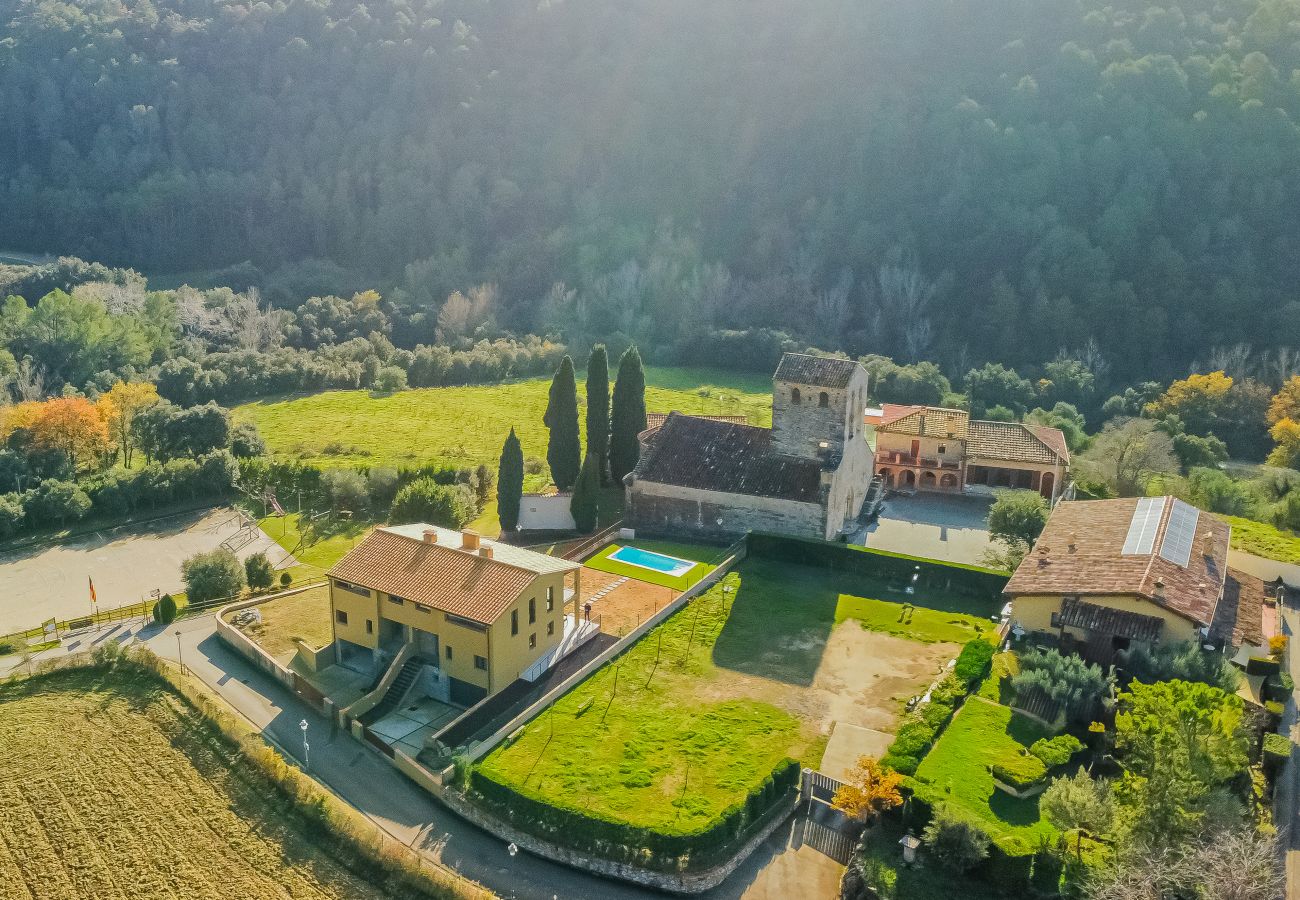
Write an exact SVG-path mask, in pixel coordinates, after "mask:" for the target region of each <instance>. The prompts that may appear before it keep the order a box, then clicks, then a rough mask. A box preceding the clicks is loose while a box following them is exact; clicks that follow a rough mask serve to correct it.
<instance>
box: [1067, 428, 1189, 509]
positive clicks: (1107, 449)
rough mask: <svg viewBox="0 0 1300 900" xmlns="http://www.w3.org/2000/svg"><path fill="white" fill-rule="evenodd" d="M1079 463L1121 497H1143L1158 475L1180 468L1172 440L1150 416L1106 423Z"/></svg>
mask: <svg viewBox="0 0 1300 900" xmlns="http://www.w3.org/2000/svg"><path fill="white" fill-rule="evenodd" d="M1079 463H1080V468H1082V469H1083V470H1084V471H1085V472H1087V473H1088V474H1089V475H1091V476H1092V477H1093V478H1096V479H1098V480H1100V481H1102V482H1104V483H1105V484H1106V486H1107V487H1109V488H1110V489H1111V490H1112V491H1114V492H1115V493H1116V494H1117V495H1118V496H1120V497H1135V496H1140V495H1141V494H1143V493H1144V492H1145V489H1146V485H1147V482H1148V481H1150V480H1151V479H1152V478H1154V477H1155V476H1157V475H1172V474H1174V473H1176V472H1177V471H1178V458H1177V457H1176V456H1175V455H1174V444H1173V441H1172V440H1170V438H1169V435H1167V434H1165V433H1164V432H1163V431H1160V430H1159V429H1157V428H1156V425H1155V423H1154V422H1152V421H1151V420H1150V419H1112V420H1111V421H1109V422H1107V423H1106V427H1105V428H1103V429H1102V431H1101V434H1099V435H1097V439H1096V440H1095V441H1094V442H1093V445H1092V446H1091V447H1089V448H1088V450H1087V451H1086V452H1085V453H1084V454H1083V456H1082V457H1081V458H1080V460H1079Z"/></svg>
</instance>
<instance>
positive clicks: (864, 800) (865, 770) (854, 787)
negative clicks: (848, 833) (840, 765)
mask: <svg viewBox="0 0 1300 900" xmlns="http://www.w3.org/2000/svg"><path fill="white" fill-rule="evenodd" d="M902 783H903V776H902V775H900V774H898V773H897V772H892V771H889V770H888V769H885V768H883V767H882V766H881V765H880V763H879V762H877V761H876V760H875V758H874V757H871V756H859V757H858V762H857V764H856V765H855V766H854V767H853V771H852V772H850V773H849V776H848V780H847V781H845V782H844V784H842V785H841V786H840V787H839V789H837V790H836V791H835V796H834V797H833V798H831V805H832V806H834V807H835V808H836V809H838V810H839V811H840V812H842V813H844V814H845V815H846V816H848V817H849V818H850V819H853V820H855V821H857V822H860V823H864V824H865V823H870V822H871V820H872V819H874V818H875V817H876V816H877V815H879V814H880V813H882V812H885V811H886V810H890V809H893V808H894V807H896V806H900V805H902V803H903V795H902V794H901V793H900V792H899V790H898V788H899V785H901V784H902Z"/></svg>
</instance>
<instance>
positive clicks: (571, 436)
mask: <svg viewBox="0 0 1300 900" xmlns="http://www.w3.org/2000/svg"><path fill="white" fill-rule="evenodd" d="M542 421H543V422H544V423H546V427H547V428H549V429H550V430H551V436H550V440H549V441H548V442H547V445H546V463H547V465H549V466H550V467H551V480H552V481H554V482H555V486H556V487H557V488H558V489H559V490H561V491H567V490H569V489H570V488H572V487H573V483H574V482H575V481H577V480H578V470H579V469H580V468H581V467H582V443H581V441H582V439H581V438H580V437H579V436H578V385H577V382H576V380H575V378H574V375H573V360H571V359H570V358H569V357H567V356H566V357H564V359H562V360H561V361H560V368H558V369H556V370H555V377H554V378H553V379H552V380H551V395H550V398H549V399H548V400H547V403H546V415H545V416H543V418H542Z"/></svg>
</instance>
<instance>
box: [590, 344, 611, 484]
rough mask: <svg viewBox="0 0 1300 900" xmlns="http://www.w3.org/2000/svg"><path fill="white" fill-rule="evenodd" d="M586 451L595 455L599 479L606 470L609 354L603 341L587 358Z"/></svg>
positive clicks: (604, 474)
mask: <svg viewBox="0 0 1300 900" xmlns="http://www.w3.org/2000/svg"><path fill="white" fill-rule="evenodd" d="M587 454H588V455H589V456H592V457H595V464H596V471H597V472H598V473H599V475H600V483H601V484H604V483H605V479H606V478H607V477H608V473H609V354H608V353H606V352H605V345H604V344H597V345H596V346H594V347H592V348H591V356H590V357H589V358H588V359H587Z"/></svg>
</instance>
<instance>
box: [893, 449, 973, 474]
mask: <svg viewBox="0 0 1300 900" xmlns="http://www.w3.org/2000/svg"><path fill="white" fill-rule="evenodd" d="M876 462H877V463H878V464H880V465H889V466H917V467H919V468H922V469H947V470H951V471H954V472H956V471H957V470H958V469H960V468H961V463H958V462H951V461H949V460H944V459H938V458H937V457H933V456H913V455H912V454H910V453H900V452H899V451H896V450H879V451H877V452H876Z"/></svg>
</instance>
